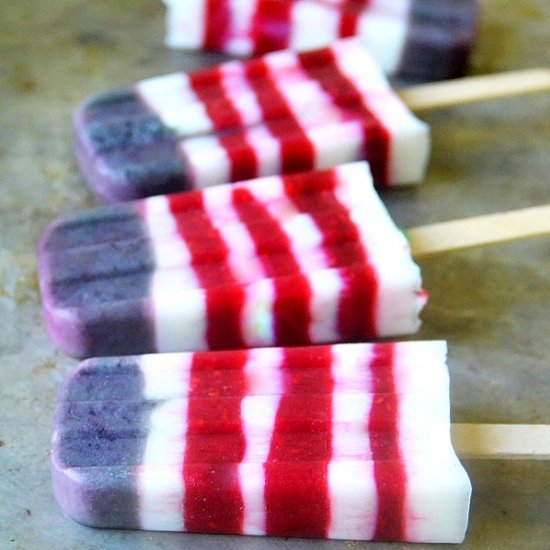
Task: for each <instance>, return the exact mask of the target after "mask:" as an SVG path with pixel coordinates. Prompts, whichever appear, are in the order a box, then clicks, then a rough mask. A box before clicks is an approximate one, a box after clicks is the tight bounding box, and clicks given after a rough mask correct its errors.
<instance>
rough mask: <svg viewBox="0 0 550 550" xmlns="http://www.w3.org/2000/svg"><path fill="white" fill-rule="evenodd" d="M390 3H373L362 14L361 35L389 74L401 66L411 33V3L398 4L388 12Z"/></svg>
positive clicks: (406, 0) (358, 31)
mask: <svg viewBox="0 0 550 550" xmlns="http://www.w3.org/2000/svg"><path fill="white" fill-rule="evenodd" d="M387 4H388V2H387V0H372V3H371V4H370V5H369V9H367V10H365V11H364V12H363V14H362V15H361V17H360V19H359V22H358V25H357V35H358V36H359V37H360V38H361V40H362V41H363V43H364V44H365V45H366V46H367V47H368V48H369V50H370V51H371V53H372V55H373V56H374V57H375V58H376V61H377V62H378V63H379V64H380V66H381V67H382V70H383V71H384V72H385V73H386V74H390V75H391V74H394V73H395V72H397V70H398V69H399V66H400V62H401V58H402V56H403V50H404V48H405V43H406V38H407V31H408V11H409V9H410V1H409V0H402V1H401V2H399V3H394V5H392V6H391V7H392V9H391V10H388V7H387Z"/></svg>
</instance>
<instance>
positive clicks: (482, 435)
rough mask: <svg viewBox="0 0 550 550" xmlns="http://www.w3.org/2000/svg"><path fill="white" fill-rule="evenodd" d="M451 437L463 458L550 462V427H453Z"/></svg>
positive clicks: (545, 425) (488, 425)
mask: <svg viewBox="0 0 550 550" xmlns="http://www.w3.org/2000/svg"><path fill="white" fill-rule="evenodd" d="M451 437H452V441H453V447H454V449H455V451H456V453H457V454H458V456H460V457H461V458H479V459H519V460H548V459H550V425H548V424H452V426H451Z"/></svg>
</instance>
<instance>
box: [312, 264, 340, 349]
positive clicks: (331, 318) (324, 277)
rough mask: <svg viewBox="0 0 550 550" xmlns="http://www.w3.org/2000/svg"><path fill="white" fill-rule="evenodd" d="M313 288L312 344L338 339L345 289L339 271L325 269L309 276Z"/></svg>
mask: <svg viewBox="0 0 550 550" xmlns="http://www.w3.org/2000/svg"><path fill="white" fill-rule="evenodd" d="M307 278H308V282H309V285H310V288H311V303H310V313H311V322H310V326H309V337H310V339H311V341H312V342H315V343H322V342H334V341H335V340H337V339H338V336H339V333H338V306H339V303H340V295H341V292H342V289H343V284H342V279H341V277H340V274H339V272H338V270H336V269H325V270H323V271H317V272H313V273H309V274H308V277H307Z"/></svg>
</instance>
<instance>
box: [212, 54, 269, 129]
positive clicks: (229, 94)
mask: <svg viewBox="0 0 550 550" xmlns="http://www.w3.org/2000/svg"><path fill="white" fill-rule="evenodd" d="M237 71H240V73H239V72H237ZM220 74H221V82H220V84H221V87H222V89H223V91H224V94H225V97H226V98H227V99H228V100H229V101H231V104H232V105H233V107H234V108H235V109H236V110H237V111H238V113H239V115H240V117H241V120H242V126H249V125H251V124H256V123H258V122H259V121H260V120H261V119H262V110H261V107H260V105H259V104H258V101H257V100H256V95H255V93H254V90H253V88H252V87H251V85H250V83H249V82H248V80H247V78H246V75H245V73H244V64H242V63H241V64H240V65H238V67H230V68H229V70H227V69H226V64H223V63H222V64H221V65H220Z"/></svg>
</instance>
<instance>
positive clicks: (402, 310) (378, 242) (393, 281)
mask: <svg viewBox="0 0 550 550" xmlns="http://www.w3.org/2000/svg"><path fill="white" fill-rule="evenodd" d="M360 171H364V177H363V178H362V179H363V182H358V181H354V180H353V179H352V176H353V173H354V172H355V173H358V172H360ZM340 175H341V176H342V177H343V178H345V179H346V180H347V184H345V185H344V184H343V185H342V186H341V187H338V188H337V190H336V194H337V196H338V199H339V200H340V201H341V202H342V203H343V204H346V205H350V204H354V205H355V204H359V206H357V207H354V208H353V209H351V210H350V218H351V220H352V221H353V222H354V223H355V224H356V227H357V229H358V231H359V234H360V239H361V243H362V245H363V247H364V249H365V253H366V256H367V258H368V260H369V263H370V264H371V265H373V266H375V267H376V273H377V278H378V289H377V290H378V294H377V297H376V304H377V311H376V327H377V334H378V336H392V335H399V334H411V333H414V332H416V331H417V330H418V328H419V327H420V320H419V318H418V315H419V313H420V310H421V309H422V307H423V305H424V298H423V296H422V295H421V294H420V291H421V288H422V279H421V275H420V269H419V268H418V266H417V265H416V264H415V263H414V262H413V260H412V258H411V255H410V250H409V246H408V243H407V241H406V239H405V237H404V236H403V234H402V233H401V232H400V231H399V230H398V229H397V227H396V226H395V224H394V223H393V221H392V219H391V217H390V215H389V214H388V212H387V210H386V208H385V207H384V205H383V203H382V201H381V200H380V198H379V197H378V195H377V194H376V192H375V191H374V188H373V187H372V185H371V184H369V181H368V179H370V177H369V176H368V174H367V172H366V167H365V166H364V165H363V166H361V165H360V164H356V165H354V166H351V167H349V168H345V169H344V170H342V171H340ZM357 183H361V184H360V185H357ZM361 198H362V200H359V199H361Z"/></svg>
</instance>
